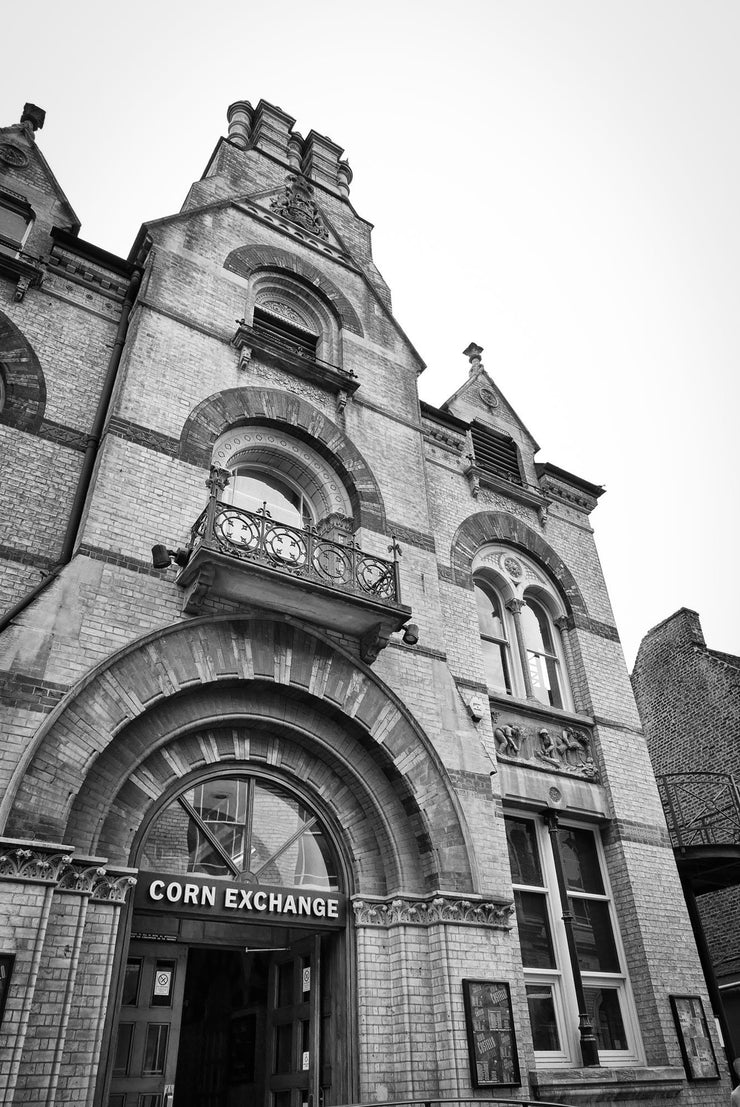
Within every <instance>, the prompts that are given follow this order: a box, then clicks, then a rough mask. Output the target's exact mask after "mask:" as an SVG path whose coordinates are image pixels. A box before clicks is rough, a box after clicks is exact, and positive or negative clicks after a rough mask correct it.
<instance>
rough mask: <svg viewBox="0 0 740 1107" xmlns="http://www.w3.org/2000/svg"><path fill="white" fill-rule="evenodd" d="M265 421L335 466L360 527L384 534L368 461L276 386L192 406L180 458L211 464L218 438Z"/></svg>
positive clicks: (218, 394)
mask: <svg viewBox="0 0 740 1107" xmlns="http://www.w3.org/2000/svg"><path fill="white" fill-rule="evenodd" d="M257 422H258V423H261V424H266V425H268V426H274V427H279V428H280V429H281V430H286V429H288V430H290V432H291V434H294V435H295V437H296V438H300V439H302V440H303V441H305V442H307V443H308V444H309V445H310V446H312V447H313V449H315V450H316V451H317V452H318V453H319V454H321V455H322V456H323V457H325V458H326V460H327V461H328V462H329V463H330V464H331V465H333V466H334V468H335V469H336V470H337V471H338V472H339V474H340V476H341V477H342V480H343V481H344V483H345V485H346V488H347V492H348V493H349V497H350V500H351V502H352V508H353V511H354V512H355V519H356V522H357V523H358V525H359V526H364V527H368V528H370V529H371V530H380V531H384V530H385V529H386V526H385V506H384V504H383V497H382V496H381V493H380V489H379V487H378V483H377V481H376V480H375V477H374V476H373V474H372V472H371V470H370V467H369V466H368V464H367V462H366V461H365V459H364V457H363V456H362V454H361V453H360V451H359V450H358V449H357V447H356V446H355V445H354V444H353V443H352V442H351V440H350V439H349V438H348V437H347V435H346V434H344V432H343V431H341V430H340V429H339V427H338V426H337V425H336V423H333V422H332V421H331V419H329V418H327V416H326V415H324V414H323V413H322V412H320V411H319V409H318V408H316V407H314V406H313V405H312V404H309V403H307V402H306V400H303V399H301V398H300V397H299V396H296V395H294V394H293V393H292V392H282V391H281V390H280V389H277V388H229V389H226V390H225V391H224V392H216V393H214V395H212V396H208V397H207V398H206V399H205V400H202V401H201V403H199V404H198V405H197V407H195V408H193V410H192V411H191V413H190V415H189V416H188V418H187V419H186V420H185V424H184V426H183V428H182V433H181V435H180V450H179V456H180V457H181V458H182V459H183V461H189V462H190V463H191V464H192V465H200V466H202V467H207V466H208V465H210V463H211V457H212V454H213V446H214V443H215V442H216V439H217V438H219V436H220V435H222V434H223V433H224V431H226V430H229V429H230V428H231V427H236V426H245V425H248V424H249V423H257Z"/></svg>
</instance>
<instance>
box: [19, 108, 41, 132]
mask: <svg viewBox="0 0 740 1107" xmlns="http://www.w3.org/2000/svg"><path fill="white" fill-rule="evenodd" d="M45 119H46V112H45V111H44V109H43V108H39V107H37V106H36V104H24V105H23V115H22V116H21V123H28V124H30V126H31V130H32V131H40V130H41V128H42V127H43V125H44V120H45Z"/></svg>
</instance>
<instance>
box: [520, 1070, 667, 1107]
mask: <svg viewBox="0 0 740 1107" xmlns="http://www.w3.org/2000/svg"><path fill="white" fill-rule="evenodd" d="M529 1082H530V1085H531V1088H532V1094H533V1095H534V1097H535V1099H544V1100H555V1101H559V1100H562V1099H563V1098H565V1099H566V1100H567V1102H568V1103H572V1104H574V1105H575V1104H581V1103H583V1104H589V1105H590V1104H596V1103H605V1104H614V1103H621V1102H626V1101H629V1102H635V1101H640V1100H642V1101H643V1102H645V1103H649V1104H652V1103H664V1102H667V1101H668V1100H671V1099H676V1098H677V1097H678V1096H679V1095H680V1094H681V1092H682V1091H683V1090H684V1089H685V1087H686V1076H685V1073H684V1071H683V1069H682V1068H677V1067H674V1066H668V1065H662V1066H659V1067H655V1068H646V1067H640V1068H613V1067H607V1066H602V1067H601V1068H584V1069H533V1070H531V1071H530V1073H529Z"/></svg>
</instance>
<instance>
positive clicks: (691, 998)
mask: <svg viewBox="0 0 740 1107" xmlns="http://www.w3.org/2000/svg"><path fill="white" fill-rule="evenodd" d="M668 998H669V999H670V1001H671V1011H672V1012H673V1021H674V1023H675V1024H676V1035H677V1037H678V1044H679V1045H680V1047H681V1057H682V1058H683V1067H684V1068H685V1070H686V1076H687V1077H688V1079H689V1080H693V1081H699V1080H719V1079H720V1071H719V1065H718V1064H717V1055H716V1054H715V1052H714V1044H713V1042H712V1038H711V1035H710V1033H709V1025H708V1023H707V1016H706V1012H705V1011H704V1003H703V1001H702V998H701V996H697V995H688V994H683V995H672V996H669V997H668ZM689 1004H698V1007H699V1028H700V1030H701V1031H702V1035H701V1036H702V1038H703V1039H704V1040H705V1041H706V1044H707V1046H708V1047H709V1049H708V1054H709V1057H711V1065H712V1071H711V1072H706V1071H703V1070H702V1069H701V1068H700V1067H699V1066H698V1064H697V1058H696V1057H695V1056H692V1054H691V1052H690V1051H689V1043H688V1041H687V1038H686V1033H685V1018H686V1016H688V1017H690V1018H692V1019H696V1016H695V1015H693V1014H692V1012H691V1009H690V1007H689ZM682 1013H684V1019H683V1020H682ZM707 1059H709V1058H707Z"/></svg>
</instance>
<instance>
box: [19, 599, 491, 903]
mask: <svg viewBox="0 0 740 1107" xmlns="http://www.w3.org/2000/svg"><path fill="white" fill-rule="evenodd" d="M234 728H236V729H237V730H239V728H241V731H242V732H243V731H244V729H245V728H247V729H249V728H251V730H250V733H251V731H254V732H255V734H258V735H260V736H261V737H260V741H261V742H262V743H263V745H262V746H260V747H259V748H261V749H264V750H266V751H267V752H266V753H265V754H264V756H265V757H267V759H268V760H270V761H271V763H273V764H274V763H279V764H280V765H282V766H283V768H284V770H285V771H286V772H293V773H295V774H296V775H299V776H300V774H301V764H303V777H302V778H303V779H307V780H309V781H313V782H314V785H313V786H314V787H317V788H320V787H321V785H320V784H317V783H316V782H317V781H318V782H320V781H321V780H322V779H323V778H324V774H327V776H326V779H327V781H331V780H334V781H335V782H336V790H335V795H334V799H333V800H331V802H332V803H334V804H336V805H338V806H336V807H335V808H334V814H335V818H336V820H337V821H338V822H339V823H340V825H342V826H345V825H347V826H348V824H349V822H351V819H352V816H353V812H356V811H358V810H363V811H365V812H366V817H367V820H368V821H367V823H366V825H365V827H364V828H359V829H358V830H357V831H356V832H357V833H358V834H361V835H364V839H363V840H364V841H365V843H366V847H367V848H365V850H364V853H363V856H364V857H365V859H366V864H368V865H369V863H370V862H369V860H367V859H368V858H370V857H371V856H373V857H376V858H378V859H379V860H378V861H377V865H380V866H381V867H382V873H381V869H377V867H376V869H375V870H373V872H372V874H371V875H370V876H368V878H367V880H364V881H363V880H360V877H361V875H362V874H361V873H360V874H357V873H356V879H357V881H358V883H360V884H363V883H364V884H365V885H367V884H369V885H370V886H380V885H382V884H384V883H385V884H387V885H388V886H395V887H399V886H401V885H402V886H404V887H411V888H413V889H416V890H418V891H424V890H429V889H433V888H436V887H443V888H451V889H457V890H460V891H475V890H476V888H477V883H478V881H477V875H476V870H475V862H474V856H473V851H472V849H471V847H470V839H469V834H468V830H467V826H466V824H465V820H464V816H463V815H462V812H461V809H460V807H459V803H458V801H457V798H456V796H455V793H454V790H453V789H452V787H451V785H450V783H449V780H448V777H447V773H446V771H445V769H444V767H443V765H442V763H441V761H440V759H439V755H438V754H437V753H436V750H435V749H434V747H433V746H432V744H431V742H430V741H429V739H428V738H427V737H426V735H425V734H424V733H423V731H422V730H421V729H420V727H419V726H418V724H417V723H416V722H415V721H414V720H413V719H412V718H411V716H410V715H409V714H408V712H407V711H406V710H405V708H404V707H403V705H402V704H401V703H400V701H399V700H398V699H397V698H396V697H395V696H394V694H393V693H392V692H391V691H390V690H389V689H388V688H387V687H386V686H385V685H384V684H383V683H382V681H380V680H379V679H378V677H376V676H375V674H373V673H372V672H371V670H370V669H369V668H368V667H366V666H364V665H363V664H362V663H361V662H359V661H357V660H356V659H354V658H352V657H351V656H350V655H349V654H347V653H345V652H344V651H342V650H341V649H339V648H338V647H337V646H336V645H334V644H333V643H332V642H330V641H329V640H328V639H326V638H324V637H323V636H322V635H320V634H319V633H318V632H315V631H314V630H309V629H306V628H304V627H300V626H297V625H295V624H293V623H292V622H288V621H287V620H279V619H275V620H271V619H256V618H250V617H247V616H243V617H239V616H233V615H229V616H220V617H215V618H214V617H208V618H203V619H193V620H189V621H188V622H183V623H177V624H175V625H174V626H171V627H168V628H166V629H165V630H162V631H159V632H155V633H154V634H151V635H149V636H147V637H146V638H144V639H142V640H140V641H138V642H136V643H133V644H132V645H131V646H129V647H127V648H125V649H124V650H121V651H120V652H119V653H118V654H116V655H114V657H113V658H111V659H109V660H108V661H106V662H104V663H103V664H102V665H101V666H99V667H98V669H96V670H94V671H93V672H92V673H91V674H89V675H88V676H87V677H86V678H85V679H83V680H82V681H81V682H80V683H79V684H78V685H77V686H76V688H74V689H73V690H72V691H71V692H70V693H69V694H68V696H67V697H65V699H64V700H63V701H62V703H61V704H60V705H59V706H58V707H57V709H56V710H55V711H54V713H53V714H52V715H51V716H50V717H49V719H48V721H47V722H46V723H45V725H44V726H43V727H42V728H41V730H40V731H39V732H38V735H37V736H36V738H35V740H34V744H33V747H32V748H31V749H30V750H29V752H28V755H27V758H26V759H25V761H24V763H23V765H22V766H20V768H19V770H18V771H17V773H16V775H15V777H14V780H13V781H12V782H11V786H10V787H9V789H8V793H7V796H6V799H5V800H4V801H3V807H4V809H5V811H6V812H7V815H6V819H5V833H7V834H9V835H15V836H17V837H21V838H24V837H30V836H35V837H42V838H46V839H48V840H53V841H64V842H68V843H69V844H70V845H74V846H75V847H76V848H77V849H78V850H79V851H80V852H82V853H87V852H90V853H94V852H95V850H96V849H97V848H99V846H100V845H101V844H102V840H103V839H104V840H105V844H106V848H111V847H112V845H113V844H114V842H115V838H116V827H118V829H119V830H121V827H122V826H123V823H125V822H126V818H127V817H128V818H129V823H128V826H129V831H126V830H125V827H124V828H123V830H121V833H128V834H129V840H130V828H131V822H130V820H131V819H133V818H134V815H136V814H137V813H138V816H140V815H141V812H142V810H143V808H142V804H145V803H146V802H147V800H146V796H147V792H148V795H149V799H148V802H153V800H154V798H155V797H156V791H157V790H156V787H155V786H154V785H153V784H152V780H154V779H156V777H153V776H152V775H151V773H150V772H146V771H145V769H144V767H145V766H146V765H149V766H150V768H151V766H152V765H153V764H154V762H152V761H151V758H152V757H153V755H154V754H157V755H158V756H159V755H161V751H162V750H163V749H164V748H165V747H167V746H168V745H169V746H170V750H171V751H172V752H174V753H175V757H174V760H175V761H176V762H178V759H179V764H180V765H181V771H179V772H178V773H177V775H186V774H187V773H188V772H190V771H192V768H193V767H194V766H197V764H198V763H199V761H200V760H203V761H204V762H205V761H208V760H209V759H210V761H211V762H220V761H222V760H223V761H224V762H227V763H229V764H232V765H233V764H234V762H235V761H238V760H241V761H243V760H244V757H243V753H244V747H243V746H239V745H238V744H235V738H234ZM214 729H215V730H218V731H219V740H218V741H219V742H221V746H220V747H219V744H218V742H216V744H215V746H214V744H212V743H211V742H206V743H204V742H203V741H202V740H201V741H200V742H198V741H197V740H196V739H195V737H194V734H195V731H199V732H200V733H201V734H202V733H204V732H208V731H213V730H214ZM270 736H272V738H270ZM266 741H267V745H265V744H264V743H265V742H266ZM219 748H220V752H219ZM178 750H179V751H180V752H179V753H177V751H178ZM182 750H189V751H190V752H189V753H187V755H185V754H183V753H182ZM193 751H194V752H193ZM240 751H241V754H240ZM301 759H303V760H302V761H301ZM257 760H259V757H257ZM306 766H309V768H306ZM165 783H166V782H165ZM343 791H346V793H347V796H346V797H343V796H342V792H343ZM330 793H331V788H329V787H326V788H324V795H325V800H326V802H327V803H329V802H330V798H329V797H330ZM142 797H143V798H142ZM342 804H344V806H342ZM101 811H104V812H106V813H107V814H106V817H105V819H102V820H101V818H100V812H101ZM121 820H123V823H122V822H121ZM106 823H107V825H106ZM135 825H136V823H135V821H134V826H135ZM70 834H74V840H70V837H69V836H70ZM368 843H369V844H368ZM348 852H350V851H349V850H348Z"/></svg>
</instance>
